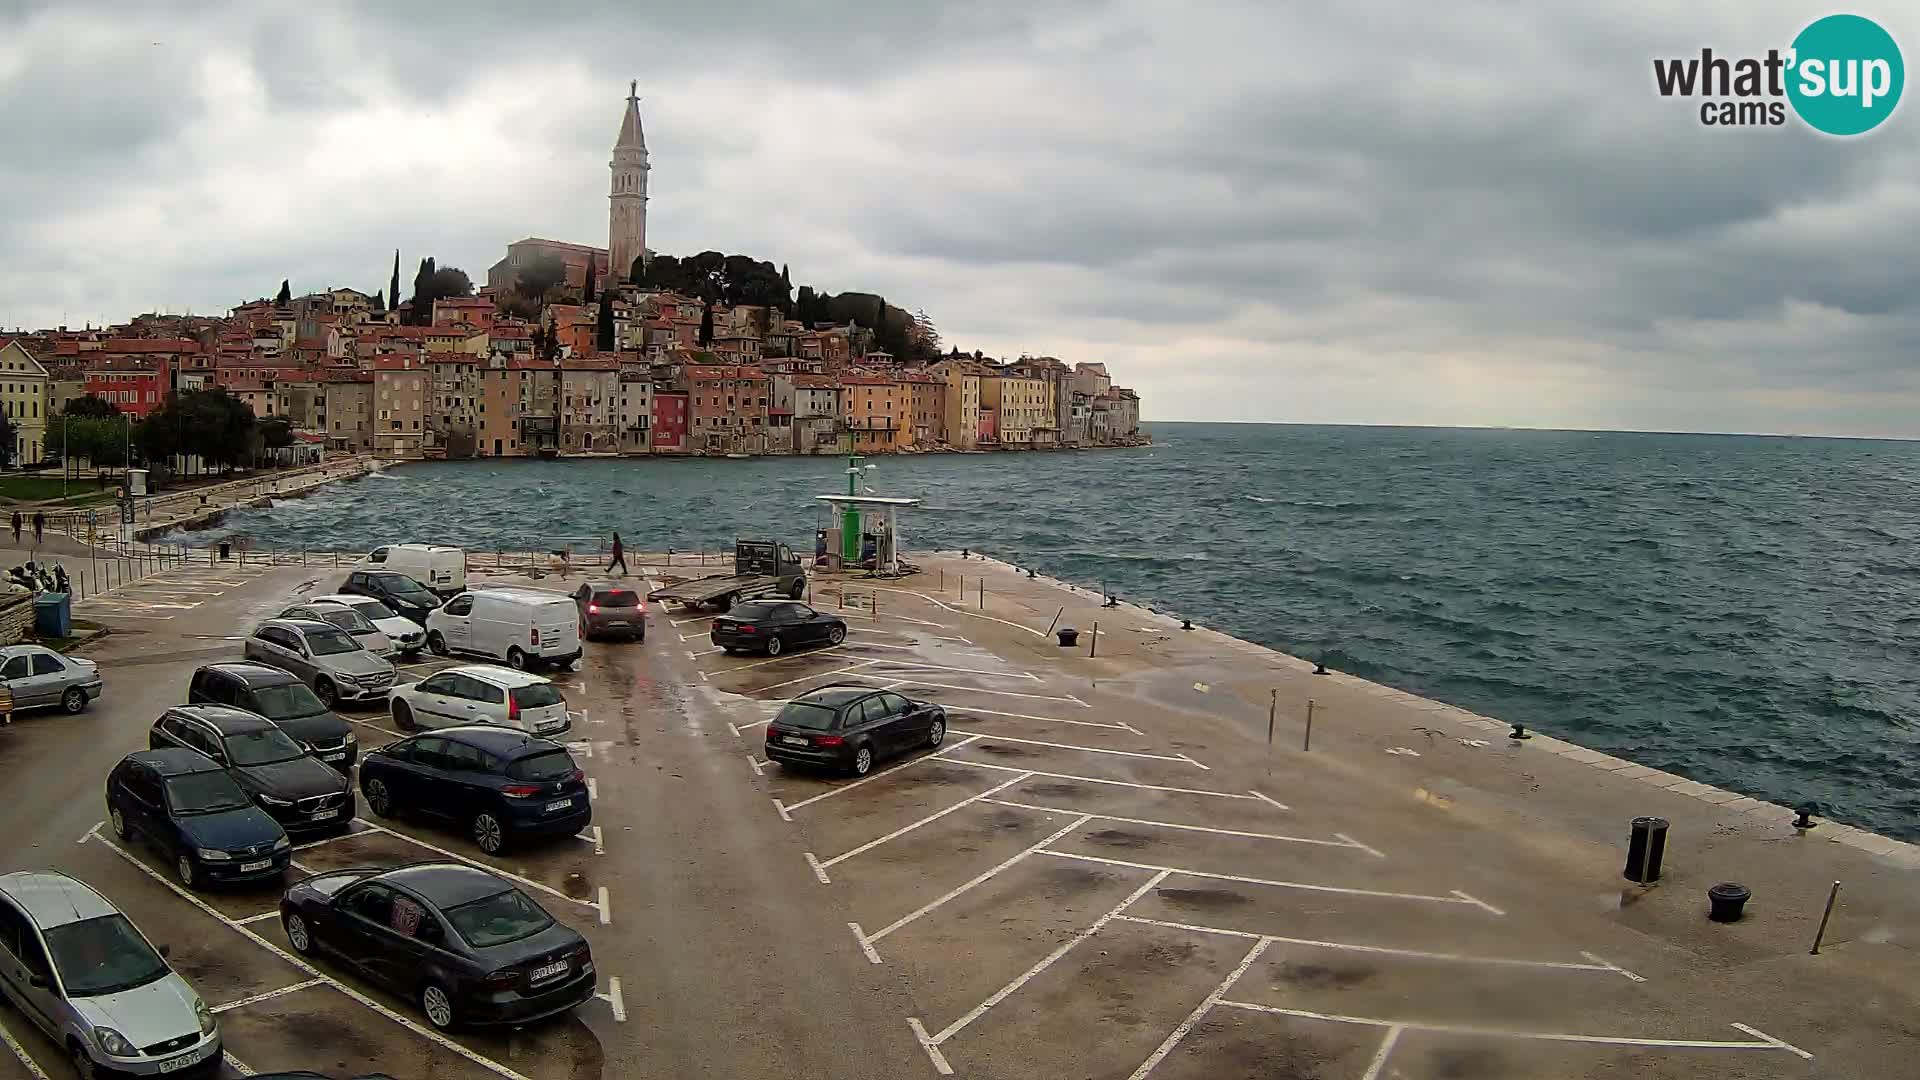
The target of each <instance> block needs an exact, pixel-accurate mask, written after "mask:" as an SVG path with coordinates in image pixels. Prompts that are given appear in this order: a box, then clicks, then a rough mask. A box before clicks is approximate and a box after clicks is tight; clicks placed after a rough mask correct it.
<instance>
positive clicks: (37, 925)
mask: <svg viewBox="0 0 1920 1080" xmlns="http://www.w3.org/2000/svg"><path fill="white" fill-rule="evenodd" d="M0 991H4V993H5V995H6V998H7V1000H8V1001H11V1002H12V1003H13V1005H14V1007H15V1008H17V1009H19V1010H20V1012H21V1013H22V1014H23V1015H25V1016H26V1017H27V1018H28V1019H29V1020H32V1021H33V1022H34V1024H35V1025H37V1026H38V1027H39V1028H40V1030H42V1031H44V1032H46V1033H47V1037H48V1038H49V1039H51V1040H53V1042H54V1043H56V1044H58V1045H60V1046H64V1047H67V1049H68V1052H69V1053H70V1054H72V1056H73V1068H74V1071H75V1072H76V1073H78V1074H80V1075H81V1076H82V1077H94V1076H98V1075H100V1074H101V1073H103V1072H105V1071H107V1070H112V1072H113V1074H114V1075H115V1076H121V1075H132V1076H159V1075H161V1074H163V1073H164V1074H167V1075H175V1074H178V1073H179V1072H180V1071H181V1070H183V1069H189V1068H193V1067H195V1066H202V1065H204V1066H205V1068H206V1069H212V1068H215V1067H217V1062H218V1061H219V1059H220V1025H219V1024H218V1023H216V1022H215V1021H214V1019H213V1013H211V1012H210V1011H208V1009H207V1003H206V1002H204V1001H201V1000H200V995H199V994H196V993H194V992H193V988H192V987H190V986H188V985H187V983H186V980H185V979H182V978H181V977H180V976H179V975H177V974H175V973H174V970H173V969H172V968H171V967H168V966H167V961H166V959H165V958H164V946H163V947H162V949H158V950H157V949H155V948H154V947H153V945H152V944H151V943H149V942H148V941H147V939H146V936H145V935H144V934H142V933H140V931H139V930H138V929H137V928H136V927H135V926H134V925H133V923H131V922H129V921H128V920H127V917H126V916H125V915H122V914H121V913H120V912H119V910H118V909H117V908H115V907H114V906H113V905H112V904H110V903H108V902H107V900H106V898H105V897H103V896H101V895H100V894H99V893H97V892H94V891H93V890H92V889H90V888H88V887H87V886H86V885H84V884H81V883H80V882H78V881H75V880H73V879H72V878H70V877H67V876H66V875H64V874H51V873H31V872H27V871H20V872H17V873H12V874H6V875H0ZM194 1071H195V1072H201V1071H205V1070H204V1069H198V1068H196V1069H194Z"/></svg>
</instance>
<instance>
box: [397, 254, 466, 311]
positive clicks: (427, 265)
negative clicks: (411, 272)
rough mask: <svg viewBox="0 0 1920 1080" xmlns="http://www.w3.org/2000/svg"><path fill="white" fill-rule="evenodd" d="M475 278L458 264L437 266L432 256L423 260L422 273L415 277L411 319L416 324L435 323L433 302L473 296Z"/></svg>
mask: <svg viewBox="0 0 1920 1080" xmlns="http://www.w3.org/2000/svg"><path fill="white" fill-rule="evenodd" d="M472 295H473V280H472V279H471V278H469V277H467V272H466V271H465V270H462V269H460V268H459V267H457V266H435V265H434V262H433V258H432V256H428V257H427V258H426V259H423V260H421V263H420V274H419V275H418V276H416V277H415V278H414V279H413V301H412V303H413V308H412V313H411V318H410V319H409V321H410V322H411V323H413V325H415V326H431V325H432V324H433V302H434V301H435V300H445V299H448V298H450V297H457V296H472Z"/></svg>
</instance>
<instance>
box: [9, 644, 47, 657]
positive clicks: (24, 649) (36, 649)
mask: <svg viewBox="0 0 1920 1080" xmlns="http://www.w3.org/2000/svg"><path fill="white" fill-rule="evenodd" d="M52 651H53V650H52V649H49V648H47V647H46V646H45V645H0V656H31V655H32V654H34V653H43V652H52Z"/></svg>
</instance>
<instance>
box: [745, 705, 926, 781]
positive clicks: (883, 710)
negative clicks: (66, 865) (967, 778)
mask: <svg viewBox="0 0 1920 1080" xmlns="http://www.w3.org/2000/svg"><path fill="white" fill-rule="evenodd" d="M946 737H947V710H945V709H943V708H941V707H940V706H938V705H935V704H933V703H932V702H927V701H914V700H913V699H911V698H908V697H903V696H902V695H900V694H896V693H894V692H893V691H891V690H875V689H874V688H873V687H870V686H850V685H847V684H844V683H843V684H840V685H836V686H822V687H817V688H815V689H813V690H809V691H807V692H806V693H804V694H802V695H800V696H799V697H797V698H794V699H793V700H792V701H789V702H787V704H786V707H785V708H783V709H781V710H780V715H778V716H776V717H774V718H773V722H772V723H770V724H768V725H767V758H768V760H771V761H777V762H779V763H780V764H782V765H819V766H825V767H827V768H837V769H844V770H845V771H847V772H850V773H852V774H853V775H855V776H865V775H867V773H869V772H871V771H872V770H873V763H874V762H876V761H878V760H880V759H881V758H883V757H889V756H891V755H894V754H902V753H906V752H907V751H909V750H915V749H919V748H921V747H925V748H927V749H933V748H934V747H937V746H939V745H940V743H941V741H942V740H944V739H945V738H946Z"/></svg>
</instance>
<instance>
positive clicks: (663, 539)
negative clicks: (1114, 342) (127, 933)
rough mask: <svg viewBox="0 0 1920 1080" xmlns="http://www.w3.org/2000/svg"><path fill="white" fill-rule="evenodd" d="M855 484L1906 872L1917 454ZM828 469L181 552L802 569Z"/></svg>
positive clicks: (374, 496) (1697, 445) (323, 504)
mask: <svg viewBox="0 0 1920 1080" xmlns="http://www.w3.org/2000/svg"><path fill="white" fill-rule="evenodd" d="M1145 426H1146V427H1147V429H1148V431H1149V432H1150V433H1151V435H1152V436H1153V445H1151V446H1146V447H1138V448H1130V449H1111V450H1085V451H1078V452H1056V453H1038V452H1036V453H995V454H964V455H931V454H930V455H920V456H890V457H878V458H870V459H866V461H865V462H864V464H866V465H870V466H872V467H871V468H863V469H862V470H861V481H860V482H861V484H862V486H863V488H864V489H865V490H868V491H871V492H873V493H877V494H883V495H905V496H914V497H917V498H920V499H923V500H925V505H924V506H922V507H920V508H917V509H914V510H912V511H909V512H908V513H907V514H906V515H905V516H903V518H902V520H901V528H900V536H901V546H902V549H903V550H912V549H919V550H933V549H958V548H962V547H966V548H971V549H973V550H975V551H982V552H987V553H990V554H992V555H993V556H995V557H996V558H1000V559H1004V560H1006V561H1009V562H1012V563H1015V564H1017V565H1020V566H1031V567H1033V568H1035V569H1037V570H1038V571H1040V572H1042V573H1044V574H1047V575H1050V576H1053V577H1058V578H1062V579H1065V580H1069V581H1074V582H1078V583H1081V584H1084V585H1087V586H1091V587H1096V588H1105V589H1107V590H1108V591H1110V592H1112V593H1115V594H1118V595H1119V596H1121V597H1122V598H1124V599H1127V600H1130V601H1136V602H1140V603H1145V604H1149V605H1151V606H1153V607H1155V608H1157V609H1158V610H1160V611H1163V612H1167V613H1169V614H1174V615H1181V616H1186V617H1189V618H1192V619H1193V620H1194V621H1195V622H1197V623H1201V624H1204V625H1207V626H1211V627H1215V628H1217V629H1220V630H1223V631H1225V632H1228V633H1231V634H1234V635H1236V636H1238V637H1242V638H1245V639H1247V640H1250V641H1254V642H1258V643H1260V644H1262V645H1267V646H1270V647H1272V648H1275V649H1279V650H1282V651H1285V652H1288V653H1291V654H1294V655H1297V656H1301V657H1305V658H1308V659H1317V660H1323V661H1324V662H1325V663H1326V664H1327V665H1328V666H1329V667H1332V668H1335V669H1338V670H1341V671H1346V672H1351V673H1353V674H1356V675H1360V676H1362V677H1364V678H1368V679H1372V680H1374V681H1377V682H1381V683H1385V684H1387V685H1390V686H1395V687H1399V688H1401V689H1403V690H1407V691H1410V692H1412V693H1415V694H1420V695H1422V696H1425V697H1430V698H1434V699H1437V700H1440V701H1445V702H1450V703H1452V704H1455V705H1458V706H1460V707H1462V708H1466V709H1470V710H1472V711H1474V712H1478V713H1482V714H1485V715H1488V716H1492V717H1496V718H1499V719H1501V720H1505V721H1518V722H1521V723H1524V724H1525V725H1526V726H1527V727H1529V728H1532V729H1537V730H1539V731H1543V732H1546V733H1549V734H1553V735H1559V736H1563V737H1565V738H1568V739H1571V740H1573V741H1576V742H1579V743H1581V744H1582V745H1585V746H1590V747H1593V748H1595V749H1599V750H1604V751H1607V752H1609V753H1614V754H1617V755H1620V756H1622V757H1627V758H1631V759H1632V760H1634V761H1638V762H1641V763H1643V764H1646V765H1649V766H1652V767H1654V768H1658V769H1664V770H1668V771H1671V772H1675V773H1679V774H1682V775H1685V776H1688V777H1691V778H1693V779H1696V780H1699V781H1701V782H1703V783H1707V784H1713V785H1716V786H1720V787H1725V788H1728V789H1730V790H1736V791H1741V792H1744V793H1747V794H1750V795H1753V796H1755V797H1757V798H1763V799H1768V800H1772V801H1777V802H1782V803H1786V804H1789V805H1795V806H1798V805H1801V804H1804V803H1808V802H1812V803H1814V804H1816V805H1817V806H1818V807H1819V810H1818V813H1819V814H1820V816H1823V817H1831V818H1833V819H1835V820H1840V821H1845V822H1848V823H1851V824H1855V825H1859V826H1861V827H1864V828H1870V829H1873V830H1875V831H1879V832H1883V833H1886V834H1888V835H1892V836H1899V837H1904V838H1907V839H1920V665H1917V664H1916V662H1915V661H1916V656H1920V494H1917V492H1920V443H1907V442H1882V441H1868V440H1850V439H1807V438H1785V437H1765V436H1725V435H1683V434H1642V433H1624V432H1586V431H1514V430H1486V429H1450V428H1391V427H1335V426H1305V425H1255V424H1149V425H1145ZM845 490H846V461H845V459H844V458H793V457H779V458H754V459H749V460H727V459H661V460H648V459H638V460H632V459H629V460H598V459H596V460H568V461H470V462H423V463H416V464H406V465H395V466H391V467H388V468H386V469H384V470H382V471H381V472H379V473H377V474H375V475H373V476H371V477H369V478H367V479H365V480H361V481H357V482H352V483H346V484H341V485H337V486H335V487H332V488H328V489H325V490H324V491H322V492H320V493H317V494H315V495H313V496H311V497H307V498H302V499H291V500H286V501H283V502H281V503H279V504H277V505H276V506H274V507H273V508H271V509H267V510H251V511H246V512H242V513H237V514H234V515H232V516H230V517H229V518H228V519H227V520H226V521H225V522H224V523H223V524H222V526H221V527H220V528H219V529H218V530H216V531H213V532H206V533H200V534H193V535H191V536H187V537H184V539H189V540H192V541H196V542H206V541H210V540H212V539H215V538H217V537H219V536H227V535H234V534H241V535H245V536H248V537H249V538H250V539H251V541H252V542H254V543H256V544H261V545H265V544H279V545H282V546H304V547H306V548H308V549H310V550H338V551H354V550H365V549H369V548H372V547H374V546H377V545H379V544H382V543H390V542H395V541H402V540H422V541H434V542H440V543H449V544H457V545H460V546H463V547H468V548H471V549H481V550H489V549H502V548H504V549H507V550H554V549H558V548H559V547H561V546H564V545H565V544H568V543H573V544H575V545H576V547H578V546H581V545H590V544H594V543H597V542H599V541H602V540H604V539H605V538H607V537H608V536H610V535H611V533H612V532H613V531H615V530H618V531H619V532H620V534H621V537H622V539H623V540H624V541H625V542H626V544H627V546H628V547H629V548H631V549H633V550H651V551H659V550H664V549H666V548H669V547H672V548H676V549H678V550H680V551H694V550H701V549H704V550H708V551H730V550H731V545H732V542H733V539H734V537H736V536H766V535H772V536H775V537H778V538H780V539H783V540H786V541H787V542H789V543H791V544H792V545H793V546H794V547H795V548H796V549H799V550H805V551H810V550H812V538H813V532H814V529H815V528H816V526H823V525H824V524H825V522H824V517H823V512H822V511H821V510H820V509H819V504H818V503H817V502H816V500H815V498H814V496H816V495H821V494H830V493H835V492H843V491H845Z"/></svg>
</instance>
